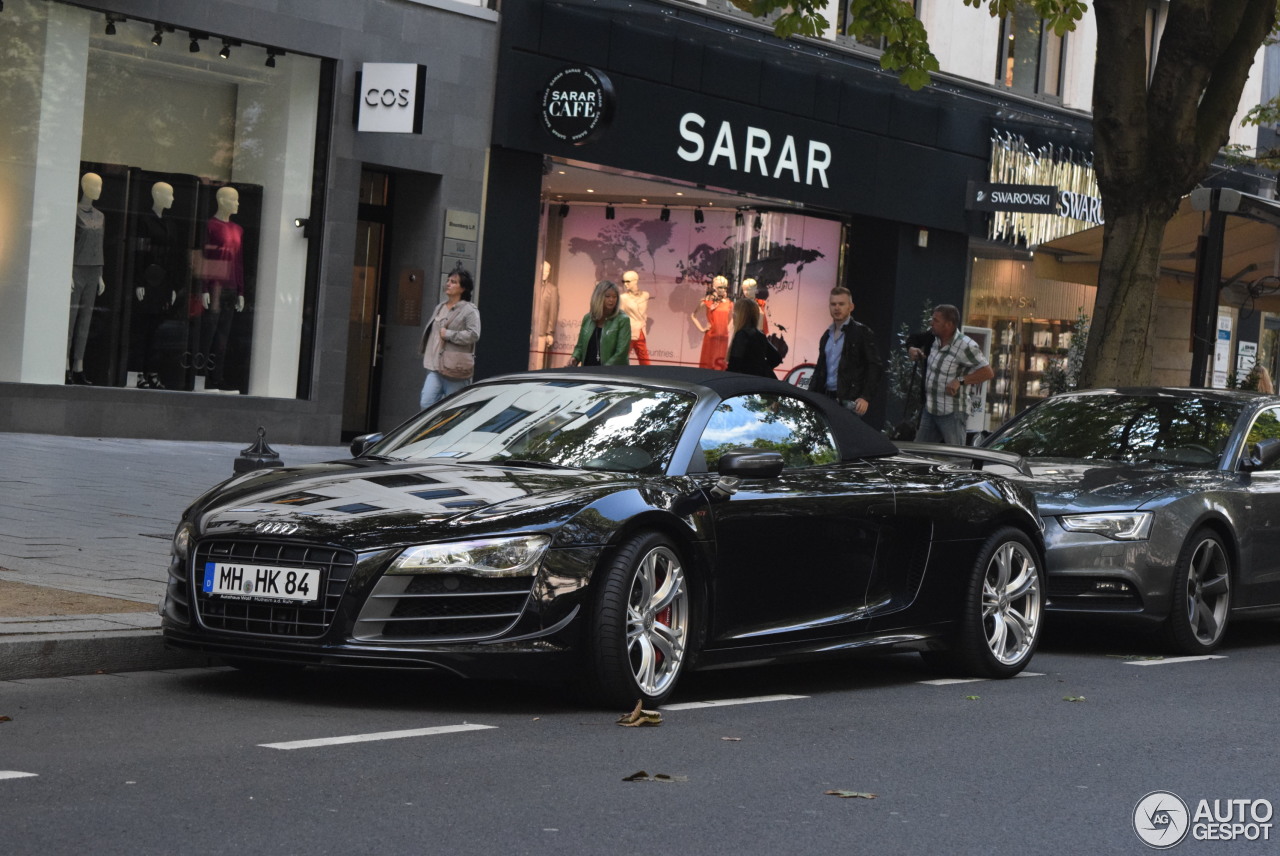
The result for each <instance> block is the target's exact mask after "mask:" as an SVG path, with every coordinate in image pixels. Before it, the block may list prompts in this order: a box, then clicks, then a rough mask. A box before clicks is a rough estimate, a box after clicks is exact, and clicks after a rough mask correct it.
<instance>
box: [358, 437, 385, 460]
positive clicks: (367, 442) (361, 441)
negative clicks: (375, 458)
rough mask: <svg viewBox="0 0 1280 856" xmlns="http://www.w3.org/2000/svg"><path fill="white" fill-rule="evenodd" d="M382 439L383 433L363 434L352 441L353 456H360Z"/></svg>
mask: <svg viewBox="0 0 1280 856" xmlns="http://www.w3.org/2000/svg"><path fill="white" fill-rule="evenodd" d="M381 441H382V435H381V434H361V435H360V436H359V437H357V438H355V439H354V440H352V441H351V457H353V458H358V457H360V456H361V455H363V454H364V453H365V452H367V451H369V449H370V447H372V446H373V445H374V444H376V443H379V442H381Z"/></svg>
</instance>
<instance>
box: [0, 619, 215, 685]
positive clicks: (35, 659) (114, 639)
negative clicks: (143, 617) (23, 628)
mask: <svg viewBox="0 0 1280 856" xmlns="http://www.w3.org/2000/svg"><path fill="white" fill-rule="evenodd" d="M209 663H210V660H209V658H208V657H205V656H203V655H200V654H196V653H193V652H189V651H177V650H173V649H168V648H166V647H165V645H164V638H163V637H162V636H161V635H160V631H159V630H137V631H117V632H104V633H65V634H59V633H50V634H41V635H39V636H36V637H33V638H31V639H21V638H14V637H10V639H0V681H16V680H25V679H30V678H65V677H71V676H75V675H93V674H103V673H111V672H139V671H145V670H151V669H189V668H198V667H201V666H207V665H209Z"/></svg>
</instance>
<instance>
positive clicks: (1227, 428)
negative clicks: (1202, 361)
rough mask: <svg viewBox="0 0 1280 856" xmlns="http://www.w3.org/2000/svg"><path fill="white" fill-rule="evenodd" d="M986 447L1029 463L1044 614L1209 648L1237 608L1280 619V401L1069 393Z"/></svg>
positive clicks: (1187, 393)
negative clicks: (1040, 539) (1040, 524)
mask: <svg viewBox="0 0 1280 856" xmlns="http://www.w3.org/2000/svg"><path fill="white" fill-rule="evenodd" d="M982 446H983V447H985V448H988V449H994V450H1000V451H1004V452H1013V453H1016V454H1019V455H1022V456H1023V458H1024V460H1025V463H1026V465H1027V466H1026V470H1027V472H1028V473H1029V474H1023V475H1019V476H1015V478H1017V479H1019V480H1021V481H1023V482H1024V483H1025V484H1026V485H1027V486H1028V487H1029V488H1030V489H1031V491H1032V492H1033V493H1034V494H1035V497H1036V503H1037V505H1038V507H1039V512H1040V515H1041V517H1042V518H1043V520H1044V525H1045V529H1044V538H1045V546H1046V550H1047V557H1046V568H1047V588H1048V595H1049V602H1048V604H1047V609H1048V610H1050V611H1053V612H1057V613H1070V614H1075V615H1089V616H1094V617H1104V618H1107V619H1111V620H1114V621H1117V622H1119V621H1129V622H1133V623H1137V624H1145V625H1147V626H1151V627H1155V628H1157V629H1159V631H1160V632H1162V633H1163V635H1164V638H1165V640H1166V641H1167V643H1168V646H1169V647H1170V648H1171V649H1172V650H1173V651H1176V652H1178V653H1183V654H1204V653H1207V652H1209V651H1212V650H1213V649H1214V648H1216V647H1217V646H1218V645H1219V644H1220V643H1221V641H1222V637H1223V633H1224V631H1225V630H1226V627H1227V623H1228V621H1230V620H1231V619H1233V618H1237V619H1238V618H1245V617H1267V616H1274V615H1280V397H1277V396H1274V395H1262V394H1258V393H1252V392H1243V391H1239V390H1204V389H1173V388H1142V389H1096V390H1088V391H1082V392H1075V393H1068V394H1065V395H1058V396H1054V397H1052V398H1049V399H1046V400H1045V401H1043V402H1041V403H1039V404H1037V405H1036V406H1034V407H1031V408H1029V409H1027V410H1025V411H1023V412H1022V413H1021V414H1019V415H1018V416H1017V417H1016V418H1014V419H1013V420H1011V421H1010V422H1008V423H1006V424H1005V425H1004V426H1002V427H1001V428H1000V429H999V430H998V431H996V432H995V433H994V434H992V435H990V436H989V437H987V438H986V439H985V440H984V441H983V443H982Z"/></svg>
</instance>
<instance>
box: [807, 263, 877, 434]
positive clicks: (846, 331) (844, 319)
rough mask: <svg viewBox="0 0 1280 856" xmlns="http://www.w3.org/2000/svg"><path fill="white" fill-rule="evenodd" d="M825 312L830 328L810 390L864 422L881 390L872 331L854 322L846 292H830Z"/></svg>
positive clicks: (838, 289)
mask: <svg viewBox="0 0 1280 856" xmlns="http://www.w3.org/2000/svg"><path fill="white" fill-rule="evenodd" d="M828 308H829V309H830V311H831V326H830V327H828V328H827V329H826V330H825V331H824V332H823V334H822V339H821V341H819V342H818V364H817V366H816V367H815V368H814V370H813V375H812V377H810V378H809V389H810V390H811V391H813V392H821V393H824V394H826V395H829V396H831V397H832V398H834V399H836V400H837V401H839V402H840V404H841V405H843V406H844V407H847V408H848V409H849V410H851V411H853V412H854V413H856V414H858V415H859V416H861V417H863V418H864V419H865V418H866V415H867V411H868V410H869V409H870V408H871V400H872V398H873V397H874V396H875V395H876V393H877V392H878V391H879V389H880V377H881V375H883V374H884V363H883V361H882V360H881V359H880V353H879V352H878V351H877V350H876V345H875V342H874V341H872V333H871V328H870V327H867V326H866V325H865V324H860V323H858V322H857V321H854V320H853V295H852V294H851V293H850V291H849V289H847V288H844V287H843V286H837V287H835V288H833V289H831V297H830V298H829V301H828Z"/></svg>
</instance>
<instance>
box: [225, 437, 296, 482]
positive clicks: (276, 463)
mask: <svg viewBox="0 0 1280 856" xmlns="http://www.w3.org/2000/svg"><path fill="white" fill-rule="evenodd" d="M282 466H284V461H282V460H280V455H279V453H278V452H276V451H275V450H274V449H272V448H271V447H270V446H268V445H267V429H265V428H263V427H262V426H261V425H259V426H258V441H257V442H256V443H254V444H253V445H252V446H250V447H249V448H247V449H241V450H240V457H238V458H236V459H235V461H234V465H233V467H232V470H233V471H234V472H235V474H236V475H240V474H241V473H247V472H249V471H251V470H262V469H266V468H267V467H282Z"/></svg>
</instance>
